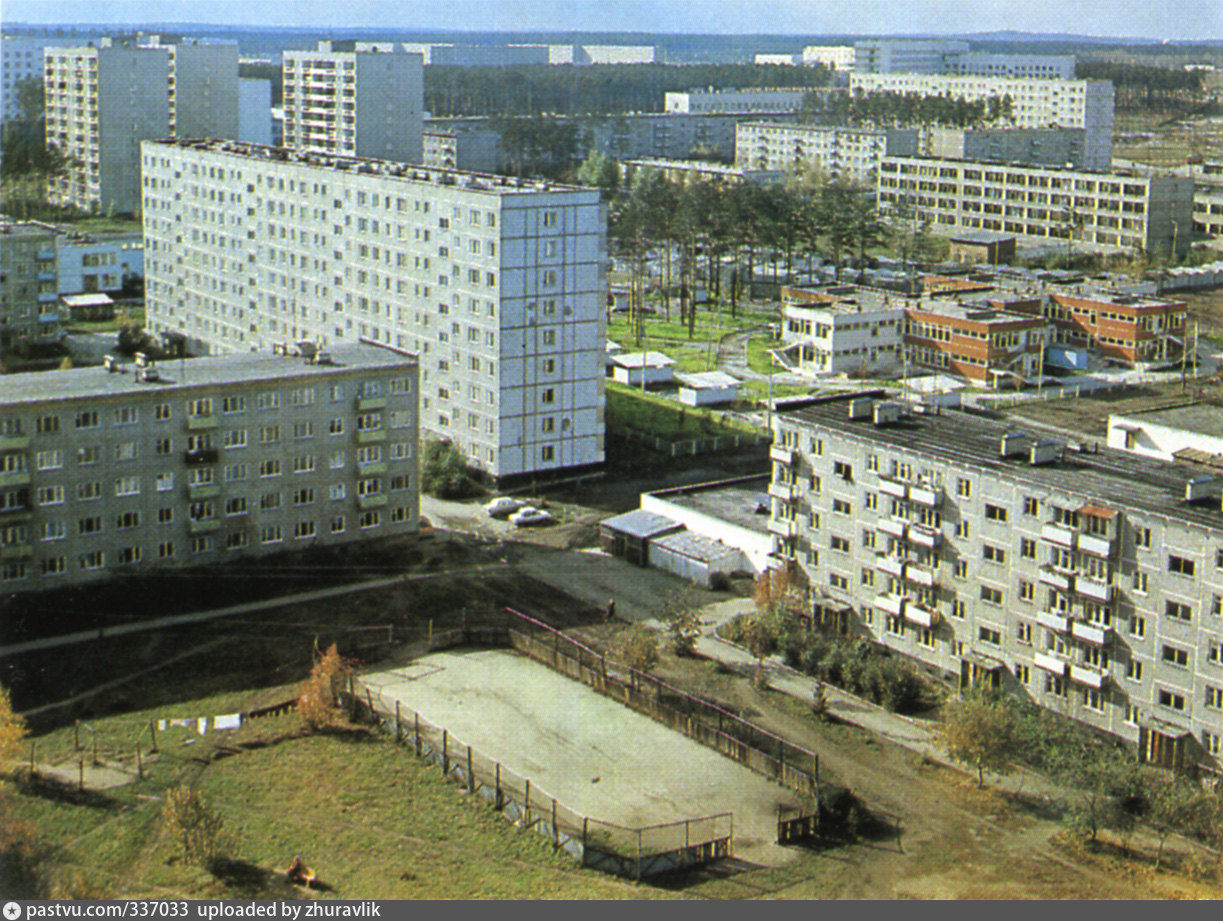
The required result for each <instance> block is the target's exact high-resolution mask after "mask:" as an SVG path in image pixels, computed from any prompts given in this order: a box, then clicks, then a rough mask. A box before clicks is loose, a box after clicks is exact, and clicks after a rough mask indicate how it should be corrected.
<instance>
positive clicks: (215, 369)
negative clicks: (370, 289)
mask: <svg viewBox="0 0 1223 921" xmlns="http://www.w3.org/2000/svg"><path fill="white" fill-rule="evenodd" d="M325 351H326V352H327V354H328V355H330V356H331V363H330V364H308V363H307V362H306V360H305V359H304V358H303V357H302V356H300V355H274V354H272V353H271V352H240V353H236V354H233V355H216V356H209V357H205V358H189V359H185V360H179V359H171V360H167V361H161V362H157V364H156V367H157V372H158V375H159V376H160V378H161V379H160V380H157V381H149V382H142V381H139V380H137V379H136V373H135V371H136V366H135V364H134V363H133V362H132V361H130V360H128V359H124V362H123V364H122V367H123V371H124V373H120V372H110V371H107V370H106V368H105V367H104V366H103V365H97V366H94V367H89V368H72V369H71V370H67V371H30V372H26V373H24V374H6V375H4V376H3V377H0V404H2V405H5V406H12V405H15V404H22V403H43V402H46V401H48V400H68V399H77V398H81V397H112V396H124V395H127V394H140V395H142V396H143V395H145V394H148V393H150V392H160V393H166V392H169V391H172V390H175V389H182V388H189V387H190V388H194V387H207V386H215V385H219V384H237V383H244V382H245V383H251V384H254V383H265V382H270V381H275V380H293V379H298V378H309V377H317V376H319V375H322V374H328V373H334V372H337V371H351V370H355V369H359V368H370V369H375V368H377V369H382V368H392V367H396V366H403V365H415V364H416V356H414V355H408V354H406V353H403V352H396V351H393V350H390V349H386V348H381V347H378V346H373V345H355V344H354V345H337V346H335V347H332V348H328V349H325Z"/></svg>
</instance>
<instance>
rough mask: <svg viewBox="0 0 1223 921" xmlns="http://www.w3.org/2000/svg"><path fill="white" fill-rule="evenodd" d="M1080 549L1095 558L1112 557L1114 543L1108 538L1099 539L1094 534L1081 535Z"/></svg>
mask: <svg viewBox="0 0 1223 921" xmlns="http://www.w3.org/2000/svg"><path fill="white" fill-rule="evenodd" d="M1078 548H1079V549H1080V550H1082V551H1083V552H1084V553H1090V554H1092V555H1093V556H1104V557H1107V556H1112V553H1113V542H1112V540H1111V539H1110V538H1107V537H1097V536H1096V535H1094V534H1080V535H1079V540H1078Z"/></svg>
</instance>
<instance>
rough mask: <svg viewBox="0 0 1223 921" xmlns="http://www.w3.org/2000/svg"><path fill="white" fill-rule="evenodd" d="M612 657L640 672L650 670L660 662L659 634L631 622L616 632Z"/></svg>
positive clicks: (612, 645)
mask: <svg viewBox="0 0 1223 921" xmlns="http://www.w3.org/2000/svg"><path fill="white" fill-rule="evenodd" d="M611 657H612V658H613V659H615V660H616V661H617V662H620V663H622V664H624V665H627V666H628V667H629V668H632V669H636V670H637V671H639V672H648V671H649V670H650V669H651V668H653V667H654V666H655V665H656V664H657V663H658V635H657V634H656V633H654V631H653V630H651V629H649V628H648V627H644V626H642V625H641V624H631V625H629V626H628V627H625V628H624V629H623V630H621V631H620V632H619V633H617V634H616V638H615V639H614V640H613V641H612V644H611Z"/></svg>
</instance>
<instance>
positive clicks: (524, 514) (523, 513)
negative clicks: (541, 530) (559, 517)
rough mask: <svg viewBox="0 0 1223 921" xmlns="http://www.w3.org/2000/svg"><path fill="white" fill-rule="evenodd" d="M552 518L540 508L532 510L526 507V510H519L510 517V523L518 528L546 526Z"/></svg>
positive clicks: (530, 507)
mask: <svg viewBox="0 0 1223 921" xmlns="http://www.w3.org/2000/svg"><path fill="white" fill-rule="evenodd" d="M553 520H555V519H553V517H552V516H551V515H549V514H548V513H547V512H545V511H544V510H543V509H540V508H533V507H532V506H530V505H528V506H527V507H526V508H521V509H519V510H518V511H516V512H514V514H512V515H510V522H511V523H512V524H515V525H517V526H518V527H520V528H525V527H530V526H531V525H537V524H547V523H548V522H550V521H553Z"/></svg>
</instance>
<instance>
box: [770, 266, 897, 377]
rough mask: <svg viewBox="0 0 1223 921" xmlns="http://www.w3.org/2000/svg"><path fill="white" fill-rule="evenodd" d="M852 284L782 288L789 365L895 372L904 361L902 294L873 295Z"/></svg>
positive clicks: (805, 369)
mask: <svg viewBox="0 0 1223 921" xmlns="http://www.w3.org/2000/svg"><path fill="white" fill-rule="evenodd" d="M858 290H859V289H857V288H855V287H854V286H852V285H841V286H837V285H834V286H830V287H828V288H825V289H819V290H815V289H810V288H795V287H789V286H783V287H782V288H781V315H782V326H781V344H782V347H781V350H780V354H781V357H782V358H783V360H784V361H785V363H786V365H787V366H788V367H789V368H791V369H792V370H795V371H798V372H801V373H807V374H816V375H824V374H855V375H860V376H864V377H880V376H889V375H893V374H896V373H897V372H898V371H899V370H900V369H901V367H902V365H903V364H904V347H905V345H904V330H905V314H904V310H903V308H902V307H901V300H900V298H896V299H895V301H893V300H892V299H890V298H888V297H886V296H882V295H881V296H879V297H871V298H869V300H868V302H867V303H862V302H860V300H859V298H858V297H857V296H856V295H857V293H858Z"/></svg>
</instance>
